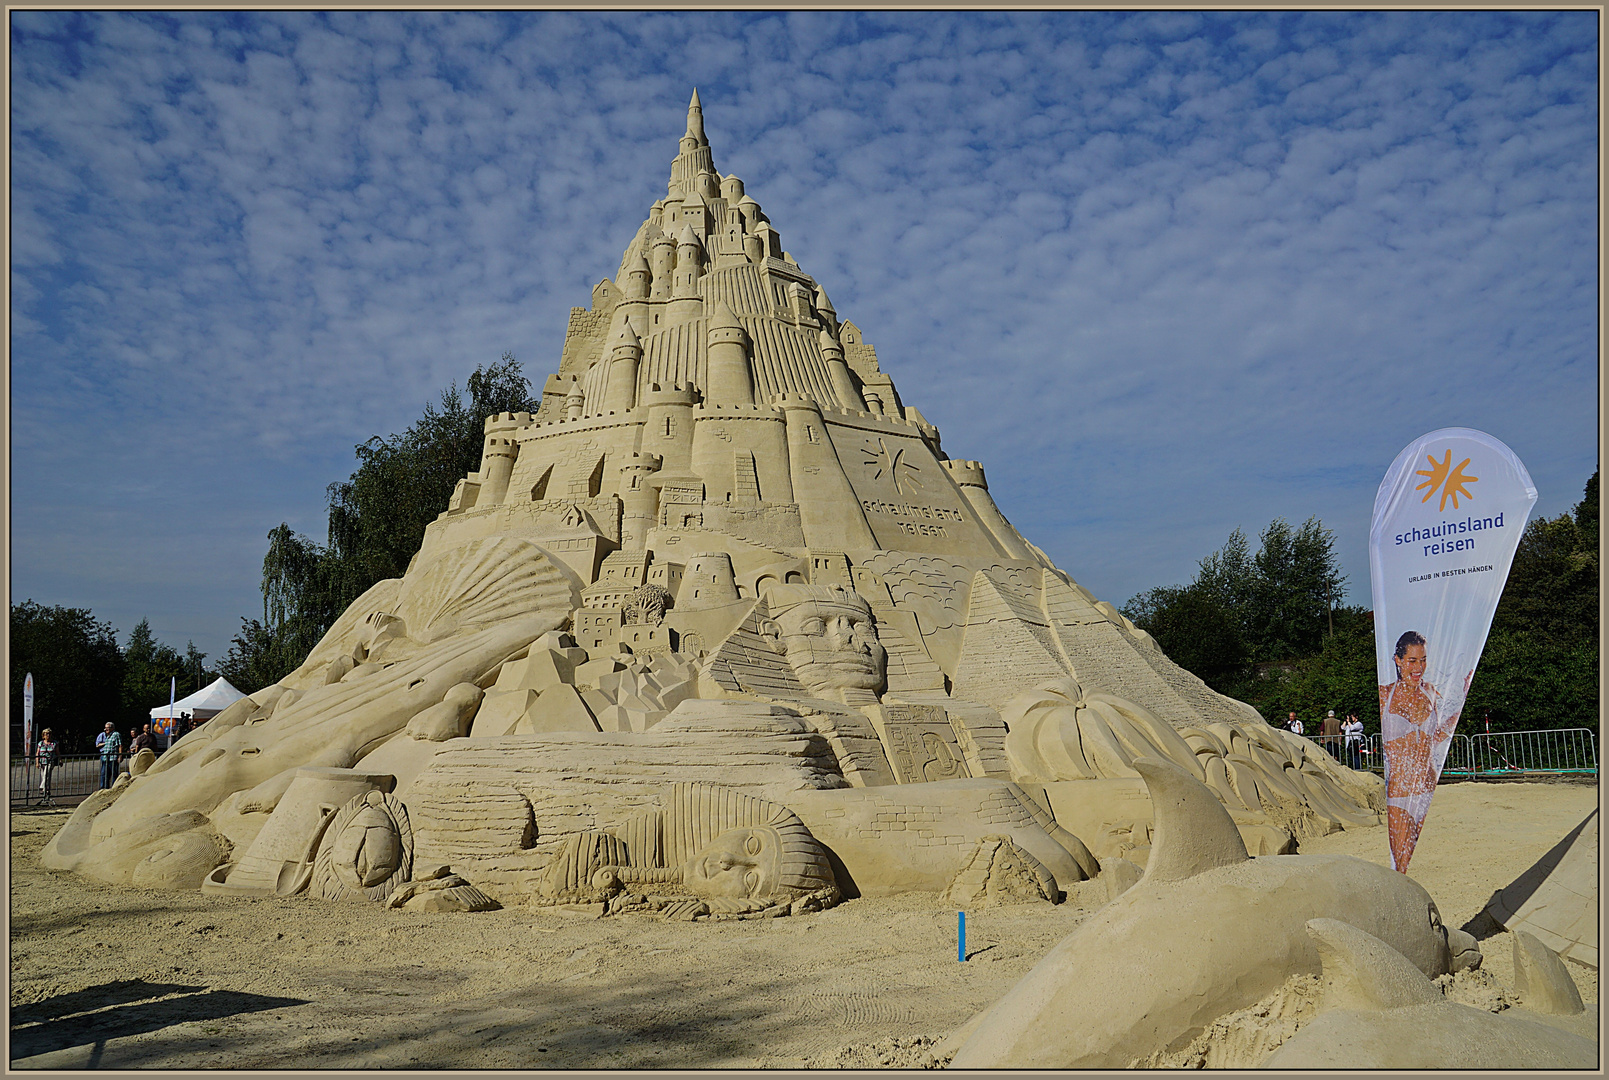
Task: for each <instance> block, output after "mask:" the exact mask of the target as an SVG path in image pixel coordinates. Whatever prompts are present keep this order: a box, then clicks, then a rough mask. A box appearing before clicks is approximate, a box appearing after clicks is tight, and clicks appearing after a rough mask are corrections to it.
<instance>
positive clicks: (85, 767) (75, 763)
mask: <svg viewBox="0 0 1609 1080" xmlns="http://www.w3.org/2000/svg"><path fill="white" fill-rule="evenodd" d="M58 760H59V764H57V766H56V768H55V770H54V771H53V772H52V774H51V777H50V797H51V801H53V802H55V803H56V804H57V805H59V806H64V805H71V804H72V803H76V802H78V801H80V800H81V799H83V798H84V796H86V795H89V794H91V793H92V792H94V791H97V790H99V788H100V786H101V756H100V755H99V754H62V755H60V757H59V759H58ZM118 771H119V772H126V771H128V762H127V760H125V761H123V762H122V763H120V764H119V765H118ZM39 780H40V772H39V766H38V765H37V764H35V763H34V762H32V761H23V760H22V759H21V758H12V759H11V808H12V809H13V810H18V809H27V808H29V807H35V806H39V805H40V804H41V803H43V802H44V799H45V796H44V793H43V792H41V791H40V790H39Z"/></svg>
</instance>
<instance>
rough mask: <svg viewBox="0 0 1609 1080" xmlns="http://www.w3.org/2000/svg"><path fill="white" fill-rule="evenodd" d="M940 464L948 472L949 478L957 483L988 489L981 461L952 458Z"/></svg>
mask: <svg viewBox="0 0 1609 1080" xmlns="http://www.w3.org/2000/svg"><path fill="white" fill-rule="evenodd" d="M942 464H943V465H944V468H945V470H946V471H947V472H949V474H950V478H951V479H952V480H954V481H955V482H956V483H957V484H970V485H971V486H973V487H980V488H982V489H983V490H985V491H988V490H989V485H988V483H987V482H985V480H984V478H983V465H982V463H981V462H977V461H958V460H955V459H953V458H952V459H950V460H948V461H945V462H943V463H942Z"/></svg>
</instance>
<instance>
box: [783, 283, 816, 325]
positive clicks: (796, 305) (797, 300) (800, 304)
mask: <svg viewBox="0 0 1609 1080" xmlns="http://www.w3.org/2000/svg"><path fill="white" fill-rule="evenodd" d="M788 309H789V310H790V311H792V312H793V321H794V324H795V325H797V324H799V323H813V322H815V321H816V312H815V309H814V308H813V307H811V306H810V290H809V289H807V288H805V287H804V284H803V283H802V282H798V281H790V282H789V283H788Z"/></svg>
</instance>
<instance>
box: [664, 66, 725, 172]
mask: <svg viewBox="0 0 1609 1080" xmlns="http://www.w3.org/2000/svg"><path fill="white" fill-rule="evenodd" d="M714 171H715V160H714V158H713V157H711V156H710V141H709V139H708V138H707V137H705V135H704V109H703V107H702V106H700V105H699V103H698V90H697V89H694V90H693V98H692V100H691V101H689V102H688V104H687V131H686V132H685V133H683V135H682V139H681V145H680V146H679V147H678V152H677V154H676V160H674V161H672V162H671V165H670V183H669V185H668V190H669V193H670V194H671V195H672V196H676V195H680V196H683V197H688V196H691V195H692V194H693V193H694V192H695V191H696V190H697V183H698V174H699V173H702V172H711V173H712V172H714Z"/></svg>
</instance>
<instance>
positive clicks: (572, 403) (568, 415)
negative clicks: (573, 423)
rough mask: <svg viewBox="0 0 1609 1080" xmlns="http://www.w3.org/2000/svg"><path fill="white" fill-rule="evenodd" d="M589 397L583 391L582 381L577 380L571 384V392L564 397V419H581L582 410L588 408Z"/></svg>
mask: <svg viewBox="0 0 1609 1080" xmlns="http://www.w3.org/2000/svg"><path fill="white" fill-rule="evenodd" d="M586 405H587V395H586V393H585V392H584V391H583V390H582V389H581V380H580V379H576V380H575V381H574V382H572V383H571V384H570V392H569V393H567V394H565V395H564V418H565V419H566V420H579V419H581V413H582V410H584V409H585V408H586Z"/></svg>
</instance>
